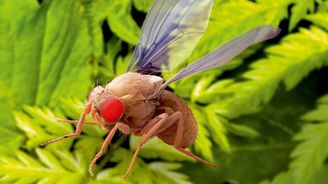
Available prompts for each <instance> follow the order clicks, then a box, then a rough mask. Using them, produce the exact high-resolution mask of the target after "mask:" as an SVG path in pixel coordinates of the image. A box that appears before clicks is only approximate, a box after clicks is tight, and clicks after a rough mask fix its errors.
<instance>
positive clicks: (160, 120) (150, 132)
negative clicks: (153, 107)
mask: <svg viewBox="0 0 328 184" xmlns="http://www.w3.org/2000/svg"><path fill="white" fill-rule="evenodd" d="M167 117H168V114H167V113H163V114H160V115H158V116H156V117H155V118H153V119H152V120H150V121H149V122H148V123H147V125H148V126H147V125H146V126H145V128H144V129H142V130H141V133H143V132H147V133H146V134H145V136H144V137H143V138H142V140H141V141H140V142H139V144H138V146H137V149H136V151H135V152H134V155H133V157H132V160H131V162H130V165H129V168H128V170H127V171H126V173H125V174H124V176H123V178H125V177H127V176H128V174H129V173H130V171H131V169H132V167H133V165H134V163H135V161H136V159H137V156H138V154H139V151H140V149H141V147H142V146H143V145H144V144H145V143H146V142H147V141H148V140H149V139H150V138H151V137H153V136H154V135H156V134H157V132H158V130H159V129H160V128H161V127H162V126H163V124H164V123H165V121H166V119H167Z"/></svg>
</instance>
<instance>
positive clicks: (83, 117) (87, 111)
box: [41, 103, 91, 147]
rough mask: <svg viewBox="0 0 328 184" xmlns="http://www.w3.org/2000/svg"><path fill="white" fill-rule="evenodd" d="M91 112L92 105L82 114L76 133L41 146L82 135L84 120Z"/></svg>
mask: <svg viewBox="0 0 328 184" xmlns="http://www.w3.org/2000/svg"><path fill="white" fill-rule="evenodd" d="M90 111H91V104H89V103H88V104H87V105H86V107H85V109H84V112H83V113H82V115H81V117H80V119H79V121H78V123H77V126H76V129H75V132H74V133H70V134H67V135H64V136H61V137H58V138H56V139H53V140H50V141H47V142H45V143H43V144H41V146H42V147H44V146H47V145H48V144H51V143H54V142H57V141H60V140H62V139H66V138H72V137H75V136H77V135H80V134H81V132H82V126H83V123H84V119H85V116H86V115H87V114H89V113H90Z"/></svg>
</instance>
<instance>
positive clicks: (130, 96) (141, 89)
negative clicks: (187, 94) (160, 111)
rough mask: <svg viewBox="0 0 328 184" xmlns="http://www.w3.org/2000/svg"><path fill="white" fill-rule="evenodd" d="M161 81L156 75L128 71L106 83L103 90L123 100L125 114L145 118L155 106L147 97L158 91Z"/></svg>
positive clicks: (151, 112)
mask: <svg viewBox="0 0 328 184" xmlns="http://www.w3.org/2000/svg"><path fill="white" fill-rule="evenodd" d="M162 83H163V79H162V78H161V77H158V76H154V75H143V74H139V73H133V72H128V73H125V74H122V75H120V76H118V77H116V78H115V79H113V80H112V81H111V82H110V83H108V84H107V85H106V87H105V91H106V92H108V93H110V94H112V95H114V96H116V97H118V98H120V99H121V100H122V101H123V103H124V104H125V114H126V115H127V116H129V117H132V116H133V117H137V118H145V117H147V116H148V115H150V114H153V112H154V110H155V108H156V103H154V102H152V101H149V100H148V97H149V96H151V95H153V94H154V93H156V92H157V91H159V89H160V88H161V85H162Z"/></svg>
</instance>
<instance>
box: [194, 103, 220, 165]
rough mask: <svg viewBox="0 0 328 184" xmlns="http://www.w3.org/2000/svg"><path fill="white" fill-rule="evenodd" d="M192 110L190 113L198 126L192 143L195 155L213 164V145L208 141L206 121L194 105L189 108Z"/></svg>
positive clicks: (208, 134)
mask: <svg viewBox="0 0 328 184" xmlns="http://www.w3.org/2000/svg"><path fill="white" fill-rule="evenodd" d="M190 107H191V109H192V112H193V114H194V116H195V118H196V120H197V124H198V133H197V138H196V141H195V143H194V148H195V151H196V152H197V153H200V154H201V155H202V156H204V158H205V159H207V160H208V161H210V162H213V160H214V158H213V152H212V147H213V144H212V142H211V140H210V133H209V131H208V130H207V129H206V126H207V125H206V123H207V119H206V117H204V116H203V114H202V111H201V110H200V109H198V108H197V106H195V105H191V106H190Z"/></svg>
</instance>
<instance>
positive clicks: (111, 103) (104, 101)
mask: <svg viewBox="0 0 328 184" xmlns="http://www.w3.org/2000/svg"><path fill="white" fill-rule="evenodd" d="M88 101H89V103H90V104H91V105H92V106H95V107H96V108H97V110H98V112H99V113H100V115H101V117H102V118H103V119H104V120H105V121H106V122H108V123H109V124H112V125H113V124H115V123H116V122H117V121H119V120H120V119H121V118H122V116H123V114H124V111H125V105H124V103H123V102H122V100H121V99H120V98H118V97H116V96H114V95H112V94H110V93H109V92H108V91H107V90H105V88H103V87H102V86H97V87H95V88H94V89H93V90H92V91H91V92H90V93H89V95H88Z"/></svg>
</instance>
